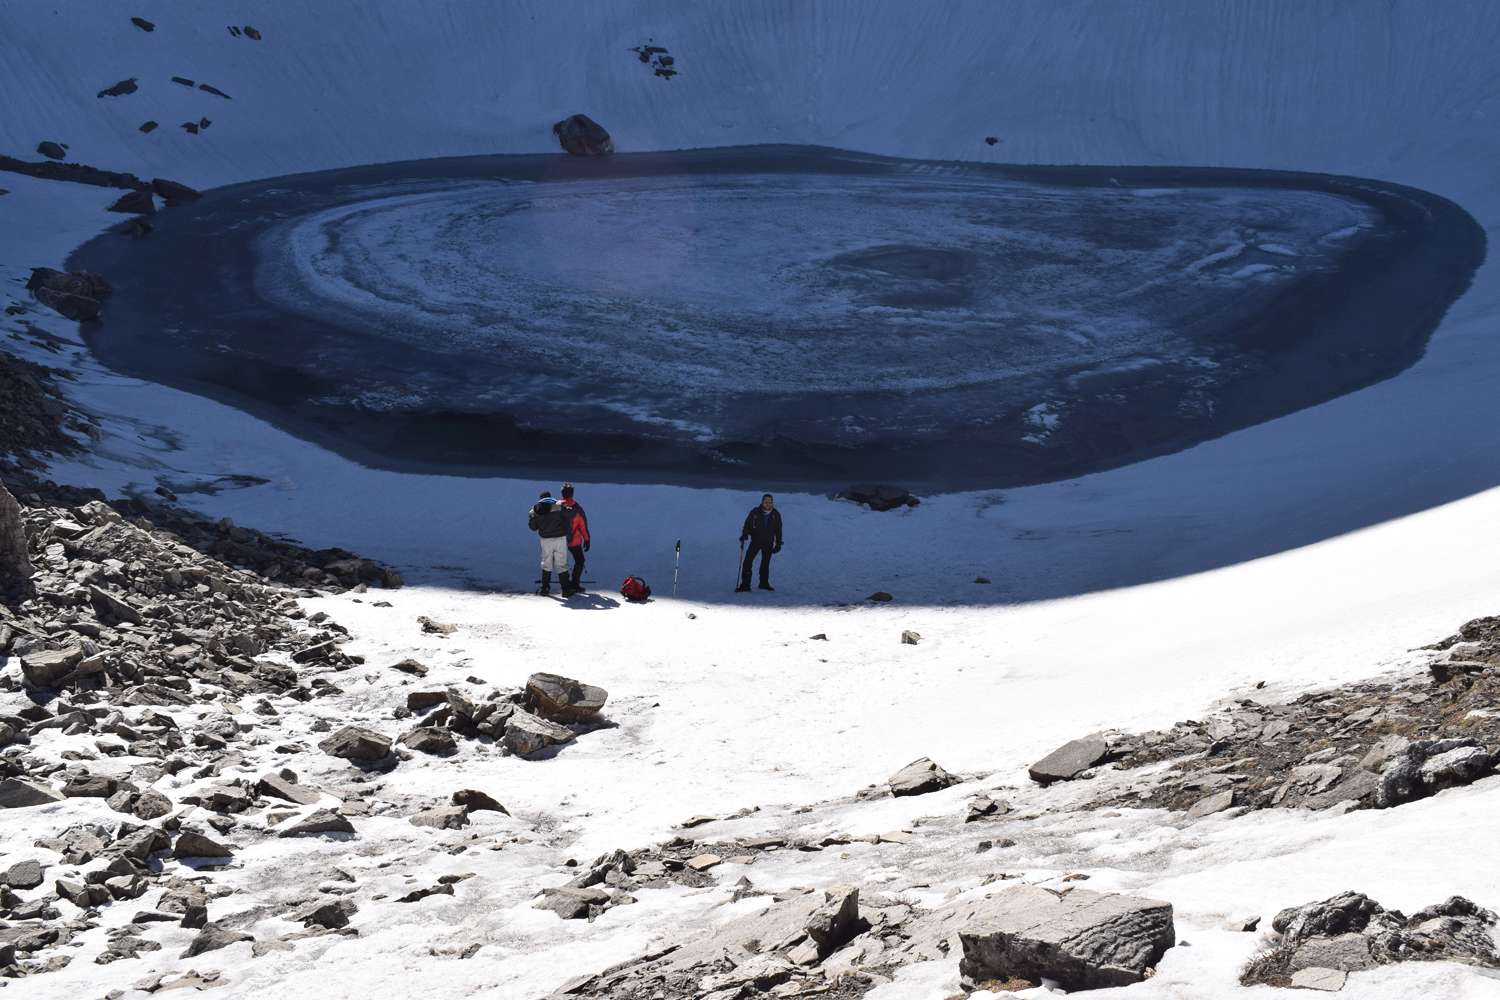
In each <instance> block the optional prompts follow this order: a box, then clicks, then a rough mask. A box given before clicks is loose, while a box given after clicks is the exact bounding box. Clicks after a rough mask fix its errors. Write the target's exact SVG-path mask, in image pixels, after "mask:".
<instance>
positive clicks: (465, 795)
mask: <svg viewBox="0 0 1500 1000" xmlns="http://www.w3.org/2000/svg"><path fill="white" fill-rule="evenodd" d="M453 804H454V805H456V806H463V807H465V808H466V809H468V810H469V811H470V812H483V811H486V810H488V811H490V812H497V813H504V814H505V815H507V816H509V815H510V810H509V809H506V808H505V807H504V806H502V805H501V804H500V803H499V802H496V801H495V800H494V799H492V798H491V797H490V796H488V795H486V794H485V793H484V792H480V791H476V790H475V789H472V788H463V789H460V790H458V791H456V792H454V793H453Z"/></svg>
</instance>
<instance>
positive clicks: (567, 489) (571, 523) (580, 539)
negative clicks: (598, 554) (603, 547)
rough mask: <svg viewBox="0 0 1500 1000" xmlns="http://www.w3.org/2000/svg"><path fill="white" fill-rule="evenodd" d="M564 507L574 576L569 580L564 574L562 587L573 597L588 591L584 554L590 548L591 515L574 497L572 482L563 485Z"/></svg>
mask: <svg viewBox="0 0 1500 1000" xmlns="http://www.w3.org/2000/svg"><path fill="white" fill-rule="evenodd" d="M562 508H563V510H564V511H565V512H566V513H567V516H568V554H569V555H571V556H572V557H573V578H572V580H569V579H568V577H567V575H566V574H564V575H563V578H562V589H563V596H564V597H572V596H573V595H574V594H586V593H588V591H586V590H584V589H583V564H584V562H585V560H584V558H583V554H584V553H585V552H587V551H588V550H589V516H588V515H587V514H585V513H584V512H583V505H582V504H580V503H579V502H578V501H577V500H574V499H573V484H572V483H563V485H562Z"/></svg>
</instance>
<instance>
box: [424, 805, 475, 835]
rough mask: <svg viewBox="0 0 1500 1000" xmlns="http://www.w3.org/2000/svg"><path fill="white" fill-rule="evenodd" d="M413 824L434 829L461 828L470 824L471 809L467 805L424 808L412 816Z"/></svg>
mask: <svg viewBox="0 0 1500 1000" xmlns="http://www.w3.org/2000/svg"><path fill="white" fill-rule="evenodd" d="M411 824H412V826H425V827H430V828H432V829H434V830H461V829H463V828H464V827H466V826H468V825H469V810H468V808H467V807H465V806H438V807H436V808H434V809H424V810H423V811H422V812H419V813H417V814H416V815H415V816H413V817H412V818H411Z"/></svg>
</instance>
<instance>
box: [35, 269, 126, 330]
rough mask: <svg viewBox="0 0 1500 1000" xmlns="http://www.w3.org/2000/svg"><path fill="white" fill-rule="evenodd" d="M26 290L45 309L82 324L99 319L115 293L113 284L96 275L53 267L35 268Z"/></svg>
mask: <svg viewBox="0 0 1500 1000" xmlns="http://www.w3.org/2000/svg"><path fill="white" fill-rule="evenodd" d="M26 290H27V291H28V292H30V293H31V294H32V296H33V297H34V298H35V299H36V300H37V301H38V302H40V303H41V304H42V305H44V306H46V307H47V308H49V309H52V310H53V311H55V312H57V313H59V314H61V315H62V316H64V317H66V318H67V319H71V320H73V321H74V322H78V323H82V322H87V321H89V320H95V319H98V318H99V313H100V311H101V310H102V309H103V308H104V300H105V299H107V298H109V296H110V294H111V293H112V292H113V289H112V288H110V286H109V282H107V281H105V280H104V279H103V278H102V277H100V276H99V275H97V274H94V273H92V272H89V271H57V270H54V269H53V268H50V267H34V268H32V269H31V277H29V278H27V279H26Z"/></svg>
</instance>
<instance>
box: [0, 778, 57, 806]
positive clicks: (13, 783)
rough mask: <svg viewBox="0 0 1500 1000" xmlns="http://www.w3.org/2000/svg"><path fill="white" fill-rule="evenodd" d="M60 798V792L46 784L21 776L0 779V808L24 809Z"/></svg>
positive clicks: (46, 803) (47, 803)
mask: <svg viewBox="0 0 1500 1000" xmlns="http://www.w3.org/2000/svg"><path fill="white" fill-rule="evenodd" d="M62 800H63V794H62V793H61V792H58V791H54V790H53V789H52V788H50V787H48V786H46V785H41V784H37V783H35V782H31V781H26V780H25V779H23V778H6V779H4V780H3V781H0V809H24V808H26V807H27V806H44V805H49V804H50V803H53V802H61V801H62Z"/></svg>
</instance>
